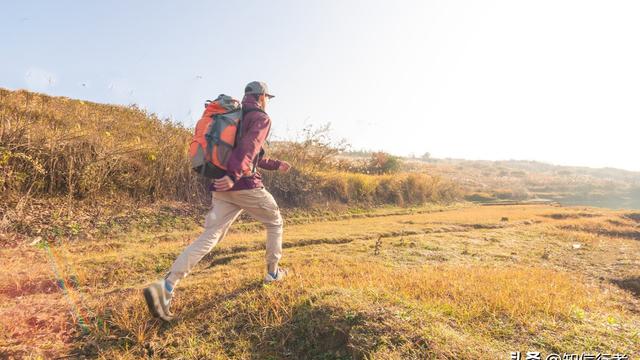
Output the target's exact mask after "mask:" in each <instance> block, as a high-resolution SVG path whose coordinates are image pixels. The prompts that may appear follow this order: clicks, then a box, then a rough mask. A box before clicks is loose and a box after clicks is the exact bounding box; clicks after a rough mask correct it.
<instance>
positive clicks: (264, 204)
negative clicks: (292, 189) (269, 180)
mask: <svg viewBox="0 0 640 360" xmlns="http://www.w3.org/2000/svg"><path fill="white" fill-rule="evenodd" d="M217 195H218V196H220V197H222V198H224V199H225V200H227V201H229V202H232V203H233V204H236V205H238V206H240V207H241V208H242V209H244V210H246V211H247V213H249V215H251V216H252V217H253V218H254V219H256V220H257V221H260V222H261V223H262V224H264V226H265V227H266V229H267V244H266V248H267V251H266V262H267V271H268V272H269V273H272V274H273V273H275V272H276V270H277V269H278V261H279V260H280V258H281V257H282V224H283V221H282V216H280V209H279V208H278V204H277V203H276V200H275V199H274V198H273V196H272V195H271V194H270V193H269V192H268V191H267V190H265V189H264V188H259V189H251V190H238V191H229V192H221V193H220V194H217Z"/></svg>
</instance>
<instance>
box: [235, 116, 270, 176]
mask: <svg viewBox="0 0 640 360" xmlns="http://www.w3.org/2000/svg"><path fill="white" fill-rule="evenodd" d="M254 111H257V112H261V113H263V114H265V115H267V112H266V111H264V110H262V109H258V108H253V109H247V110H245V109H244V108H243V109H242V117H241V118H240V122H239V123H238V131H236V141H235V143H236V144H237V143H238V140H240V139H241V138H242V120H243V119H244V116H245V115H247V114H249V113H252V112H254ZM270 132H271V124H269V130H268V131H267V137H269V133H270ZM265 141H266V138H265ZM264 153H265V151H264V149H263V148H262V147H260V152H259V153H258V155H256V157H257V158H258V161H253V160H255V158H254V159H252V162H253V168H252V169H251V175H253V174H255V173H256V167H257V164H258V162H259V161H260V158H261V157H262V156H264Z"/></svg>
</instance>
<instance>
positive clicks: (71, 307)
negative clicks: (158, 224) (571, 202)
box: [0, 204, 640, 359]
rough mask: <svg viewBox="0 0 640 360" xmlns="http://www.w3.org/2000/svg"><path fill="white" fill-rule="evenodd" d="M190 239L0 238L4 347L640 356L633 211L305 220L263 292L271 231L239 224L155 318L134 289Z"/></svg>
mask: <svg viewBox="0 0 640 360" xmlns="http://www.w3.org/2000/svg"><path fill="white" fill-rule="evenodd" d="M198 233H199V229H183V230H174V231H169V232H161V233H160V232H155V233H151V232H145V231H136V232H129V233H125V234H122V235H120V236H114V237H110V238H106V239H94V240H68V241H60V242H59V243H57V244H53V243H52V244H45V243H42V242H39V243H33V244H31V245H21V246H20V247H16V248H9V249H0V258H1V259H2V264H1V265H0V266H1V269H2V271H1V272H0V357H1V358H55V357H69V358H85V357H86V358H96V357H97V358H103V359H121V358H122V359H134V358H145V357H148V358H183V359H202V358H221V359H222V358H229V357H231V358H256V359H280V358H289V359H305V358H315V359H347V358H375V359H400V358H402V359H406V358H409V359H412V358H456V359H508V358H509V354H510V352H511V351H522V352H526V351H541V352H543V354H548V353H552V352H555V353H563V352H568V353H582V352H586V353H599V352H602V353H625V354H628V355H629V356H630V358H637V357H638V356H640V345H639V344H640V214H639V213H632V212H629V211H626V212H625V211H610V210H604V209H595V208H583V207H580V208H576V207H571V208H570V207H556V206H546V205H526V206H524V205H523V206H472V205H465V204H460V205H451V206H446V207H445V206H436V205H431V206H428V207H421V208H412V209H406V208H385V209H377V210H371V211H370V212H368V213H362V214H359V215H350V216H343V217H335V218H331V217H319V218H316V219H313V218H309V219H306V221H301V220H300V219H298V220H297V221H290V222H289V224H288V225H287V226H286V228H285V240H284V243H285V252H284V258H283V262H282V265H283V266H285V267H287V268H289V270H290V277H289V278H288V279H287V281H286V282H284V283H282V284H277V285H269V286H263V285H262V284H261V277H262V274H263V273H262V272H263V266H264V265H263V254H264V235H263V233H262V232H261V231H259V230H257V227H256V226H252V225H251V224H245V225H243V226H239V227H236V230H234V231H232V232H230V233H229V235H228V236H227V238H226V239H224V240H223V241H222V242H221V244H220V245H219V246H218V247H217V248H216V249H215V250H214V251H213V252H212V253H211V254H210V255H209V256H207V257H206V258H205V259H204V260H203V261H202V262H201V264H200V265H199V266H198V267H197V268H196V270H195V271H194V272H193V273H192V274H191V275H190V276H189V277H187V278H186V279H185V280H184V281H183V282H182V283H181V284H180V287H179V288H178V290H177V295H176V298H175V301H174V307H175V311H176V312H177V314H178V316H177V318H176V320H174V321H173V322H172V323H168V324H167V323H162V322H160V321H158V320H155V319H152V318H150V316H149V314H148V313H147V309H146V306H145V304H144V302H143V297H142V294H141V288H142V287H143V286H144V285H145V284H146V283H147V282H148V281H150V280H153V279H156V278H158V277H160V276H162V275H163V274H164V272H165V271H166V270H167V269H168V267H169V266H170V264H171V262H172V261H173V259H174V258H175V257H176V255H177V254H178V253H179V252H180V251H181V249H182V248H184V247H185V246H186V245H187V244H188V243H189V242H190V241H191V240H192V239H193V238H194V237H195V236H197V235H198ZM63 282H64V283H63Z"/></svg>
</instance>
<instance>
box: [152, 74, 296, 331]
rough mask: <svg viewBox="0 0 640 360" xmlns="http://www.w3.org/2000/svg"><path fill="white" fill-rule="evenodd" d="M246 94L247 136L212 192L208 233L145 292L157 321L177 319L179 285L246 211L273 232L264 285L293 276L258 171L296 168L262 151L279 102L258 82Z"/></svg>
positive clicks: (244, 129) (277, 221) (269, 238)
mask: <svg viewBox="0 0 640 360" xmlns="http://www.w3.org/2000/svg"><path fill="white" fill-rule="evenodd" d="M244 92H245V95H244V99H243V100H242V109H243V113H244V114H243V118H242V121H241V123H240V127H241V129H239V130H240V134H241V136H240V138H239V139H238V143H237V144H236V147H235V148H234V149H233V151H232V153H231V157H230V158H229V161H228V164H227V174H226V176H224V177H222V178H220V179H216V180H214V182H213V183H212V184H211V186H210V187H209V190H211V191H213V205H212V208H211V210H210V211H209V212H208V213H207V215H206V218H205V224H204V228H205V230H204V232H203V233H202V235H200V237H198V238H197V239H196V240H195V241H194V242H193V243H191V245H189V246H188V247H187V248H186V249H184V251H183V252H182V254H180V256H178V258H177V259H176V260H175V262H174V263H173V266H172V267H171V270H170V271H169V273H168V274H167V276H166V277H165V278H164V279H161V280H158V281H156V282H154V283H152V284H151V285H149V286H148V287H147V288H145V289H144V296H145V300H146V302H147V306H148V307H149V310H150V311H151V313H152V314H153V315H154V316H155V317H159V318H161V319H163V320H165V321H169V320H171V319H172V317H173V314H172V313H171V311H170V309H169V307H170V305H171V298H172V296H173V290H174V288H175V287H176V285H177V284H178V282H179V281H180V280H181V279H182V278H184V277H185V276H187V274H188V273H189V272H190V271H191V270H192V269H193V267H194V266H195V265H196V264H197V263H198V262H199V261H200V259H202V257H203V256H205V255H206V254H207V253H209V251H211V249H212V248H213V247H214V246H215V245H216V244H217V243H218V242H219V241H220V240H221V239H222V238H223V237H224V235H225V234H226V232H227V230H228V229H229V227H230V226H231V224H232V223H233V221H234V220H235V219H236V218H237V217H238V216H239V215H240V213H242V211H243V210H244V211H246V212H248V213H249V214H250V215H251V216H252V217H254V218H255V219H256V220H258V221H260V222H262V223H263V224H264V225H265V227H266V229H267V246H266V262H267V269H266V270H267V272H266V274H265V277H264V282H265V283H271V282H273V281H280V280H282V279H283V278H284V276H285V275H286V273H287V272H286V270H284V269H282V268H280V267H278V261H279V260H280V257H281V256H282V217H281V216H280V210H279V208H278V204H277V203H276V201H275V200H274V198H273V196H271V194H270V193H269V192H268V191H267V190H265V188H264V186H263V185H262V177H261V175H260V173H259V172H257V171H255V169H256V167H260V168H263V169H266V170H280V171H283V172H286V171H288V170H289V168H290V167H291V166H290V165H289V163H287V162H286V161H280V160H271V159H266V158H263V155H264V150H262V145H263V144H264V142H265V140H266V138H267V136H268V134H269V130H270V128H271V119H270V118H269V116H268V115H267V113H266V112H265V110H266V108H267V101H268V100H269V99H271V98H273V97H274V96H273V95H271V94H270V93H269V90H268V89H267V84H265V83H263V82H258V81H253V82H251V83H249V84H248V85H247V86H246V87H245V90H244ZM248 170H251V171H248ZM247 173H249V174H250V175H246V174H247Z"/></svg>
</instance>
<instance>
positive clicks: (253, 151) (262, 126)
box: [227, 115, 271, 182]
mask: <svg viewBox="0 0 640 360" xmlns="http://www.w3.org/2000/svg"><path fill="white" fill-rule="evenodd" d="M252 120H253V121H252V122H251V123H250V124H249V126H248V128H247V129H246V133H244V134H242V137H241V138H240V140H239V142H238V145H237V146H236V147H235V148H234V149H233V151H232V152H231V156H230V157H229V161H228V162H227V175H229V177H230V178H231V180H233V181H234V182H236V181H237V180H238V179H240V178H241V177H242V174H243V173H244V172H245V171H246V170H248V169H251V166H253V159H254V158H255V157H256V155H258V152H260V149H261V148H262V145H263V144H264V141H265V140H266V138H267V133H268V132H269V127H270V126H271V119H269V117H268V116H266V115H264V116H253V119H252Z"/></svg>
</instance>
